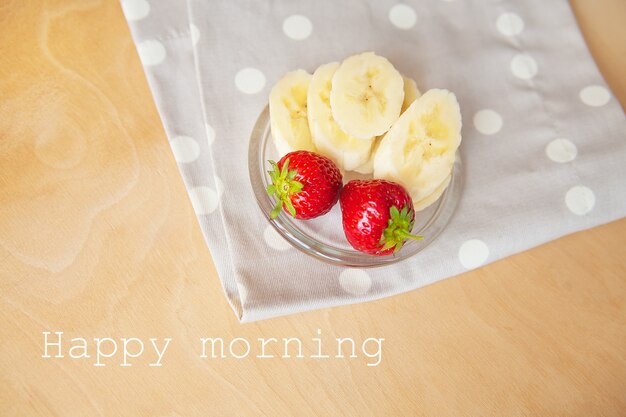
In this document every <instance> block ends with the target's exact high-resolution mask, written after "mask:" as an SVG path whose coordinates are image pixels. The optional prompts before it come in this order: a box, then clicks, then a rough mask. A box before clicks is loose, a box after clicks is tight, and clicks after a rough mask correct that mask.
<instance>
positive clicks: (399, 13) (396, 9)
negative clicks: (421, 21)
mask: <svg viewBox="0 0 626 417" xmlns="http://www.w3.org/2000/svg"><path fill="white" fill-rule="evenodd" d="M389 20H390V21H391V23H392V24H393V25H394V26H395V27H397V28H398V29H411V28H412V27H413V26H415V22H416V21H417V14H415V10H413V8H412V7H410V6H407V5H406V4H396V5H395V6H393V7H392V8H391V9H390V10H389Z"/></svg>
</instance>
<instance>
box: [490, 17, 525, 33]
mask: <svg viewBox="0 0 626 417" xmlns="http://www.w3.org/2000/svg"><path fill="white" fill-rule="evenodd" d="M496 27H497V28H498V31H499V32H500V33H501V34H503V35H504V36H515V35H519V34H520V33H522V30H524V21H523V20H522V18H521V17H520V16H519V15H518V14H517V13H508V12H507V13H502V14H501V15H500V16H498V20H497V21H496Z"/></svg>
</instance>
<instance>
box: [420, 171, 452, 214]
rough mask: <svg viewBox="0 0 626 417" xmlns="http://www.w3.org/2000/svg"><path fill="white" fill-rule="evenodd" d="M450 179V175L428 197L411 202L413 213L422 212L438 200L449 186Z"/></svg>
mask: <svg viewBox="0 0 626 417" xmlns="http://www.w3.org/2000/svg"><path fill="white" fill-rule="evenodd" d="M451 179H452V174H450V175H448V176H447V177H446V179H445V180H443V182H442V183H441V184H439V186H438V187H437V188H436V189H435V191H433V192H432V193H431V194H430V195H429V196H427V197H424V198H422V199H421V200H420V201H414V202H413V208H414V209H415V211H422V210H424V209H425V208H427V207H429V206H430V205H431V204H433V203H434V202H435V201H437V200H439V197H441V195H442V194H443V192H444V191H445V190H446V188H448V185H450V180H451Z"/></svg>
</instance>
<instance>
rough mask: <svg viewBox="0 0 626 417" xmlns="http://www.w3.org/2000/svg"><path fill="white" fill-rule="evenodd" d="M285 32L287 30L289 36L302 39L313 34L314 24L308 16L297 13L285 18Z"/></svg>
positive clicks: (297, 39) (286, 33)
mask: <svg viewBox="0 0 626 417" xmlns="http://www.w3.org/2000/svg"><path fill="white" fill-rule="evenodd" d="M283 32H285V35H287V37H289V38H291V39H293V40H296V41H301V40H303V39H306V38H308V37H309V36H311V32H313V24H312V23H311V21H310V20H309V18H308V17H306V16H302V15H299V14H295V15H293V16H289V17H288V18H286V19H285V21H284V22H283Z"/></svg>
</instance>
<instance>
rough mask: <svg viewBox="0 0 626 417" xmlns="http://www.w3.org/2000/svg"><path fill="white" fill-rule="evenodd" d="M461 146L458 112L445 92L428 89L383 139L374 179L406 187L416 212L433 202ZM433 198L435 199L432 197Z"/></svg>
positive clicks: (376, 161)
mask: <svg viewBox="0 0 626 417" xmlns="http://www.w3.org/2000/svg"><path fill="white" fill-rule="evenodd" d="M460 143H461V112H460V109H459V104H458V102H457V100H456V96H455V95H454V94H453V93H451V92H450V91H448V90H440V89H433V90H429V91H427V92H426V93H424V95H422V96H421V97H420V98H419V99H417V100H416V101H414V102H413V104H411V105H410V106H409V108H408V109H407V110H406V111H405V112H404V113H403V114H402V116H400V118H399V119H398V121H397V122H396V123H394V125H393V126H392V127H391V129H390V130H389V132H387V134H386V135H385V136H384V138H383V139H382V141H381V142H380V145H379V146H378V149H377V150H376V155H375V156H374V178H382V179H387V180H389V181H394V182H397V183H399V184H401V185H402V186H404V188H406V190H407V191H408V192H409V194H410V195H411V198H412V200H413V204H414V206H416V207H417V208H416V210H418V209H419V210H421V209H424V208H426V207H428V205H430V204H431V203H433V202H434V201H436V200H437V198H438V196H437V194H439V195H441V193H443V190H445V188H446V187H447V184H448V183H449V181H450V180H449V177H450V174H451V172H452V168H453V166H454V160H455V155H456V150H457V148H458V147H459V144H460ZM435 196H437V198H435Z"/></svg>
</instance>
